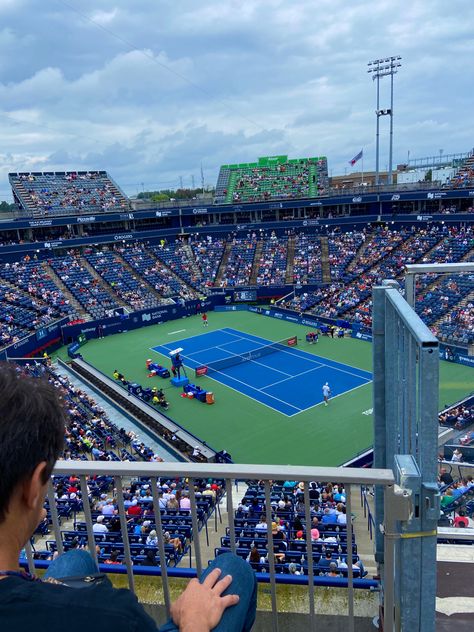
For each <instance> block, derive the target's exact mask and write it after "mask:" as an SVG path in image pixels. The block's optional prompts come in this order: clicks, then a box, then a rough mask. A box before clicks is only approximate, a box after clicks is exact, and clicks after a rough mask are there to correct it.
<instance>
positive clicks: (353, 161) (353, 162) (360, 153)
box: [349, 149, 364, 167]
mask: <svg viewBox="0 0 474 632" xmlns="http://www.w3.org/2000/svg"><path fill="white" fill-rule="evenodd" d="M363 155H364V150H363V149H361V150H360V151H359V153H358V154H357V156H354V158H353V159H352V160H349V164H350V166H351V167H353V166H354V165H355V163H356V162H357V161H358V160H360V159H361V158H362V156H363Z"/></svg>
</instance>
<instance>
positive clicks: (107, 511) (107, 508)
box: [102, 498, 118, 516]
mask: <svg viewBox="0 0 474 632" xmlns="http://www.w3.org/2000/svg"><path fill="white" fill-rule="evenodd" d="M116 513H118V512H117V510H116V509H115V506H114V501H113V500H112V499H111V498H108V499H107V500H106V502H105V505H104V506H103V507H102V515H103V516H114V515H115V514H116Z"/></svg>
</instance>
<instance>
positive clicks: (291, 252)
mask: <svg viewBox="0 0 474 632" xmlns="http://www.w3.org/2000/svg"><path fill="white" fill-rule="evenodd" d="M294 266H295V236H294V235H291V236H290V237H288V248H287V257H286V276H285V283H286V284H287V285H291V284H293V281H294V280H293V270H294Z"/></svg>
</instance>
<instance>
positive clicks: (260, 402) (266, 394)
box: [149, 345, 305, 417]
mask: <svg viewBox="0 0 474 632" xmlns="http://www.w3.org/2000/svg"><path fill="white" fill-rule="evenodd" d="M161 346H162V347H164V346H165V345H161ZM149 349H150V351H154V352H155V353H159V354H161V355H164V353H161V351H157V350H156V349H154V348H153V347H149ZM193 362H196V360H193ZM187 366H188V369H191V370H192V369H195V368H196V367H195V366H194V367H192V366H189V364H188V365H187ZM196 366H199V365H198V364H196ZM214 373H219V374H220V375H223V376H224V377H226V378H228V379H230V380H234V382H239V383H240V384H243V385H244V386H246V387H247V388H248V389H250V390H252V391H256V392H257V393H261V394H262V395H265V397H269V398H270V399H274V400H276V401H277V402H281V403H282V404H285V406H288V407H289V408H294V409H295V410H297V411H298V413H302V412H304V410H305V409H304V408H298V406H293V404H289V403H288V402H285V401H284V400H283V399H280V398H278V397H275V396H274V395H269V394H268V393H264V392H263V391H262V390H260V389H259V388H255V387H253V386H249V384H247V383H246V382H242V380H238V379H237V378H235V377H232V376H230V375H227V373H223V372H222V371H214ZM206 377H207V378H209V379H211V380H213V381H214V382H217V383H218V384H222V386H226V387H227V388H230V389H232V390H233V391H235V392H236V393H240V395H245V397H248V398H249V399H253V400H254V401H255V402H258V403H259V404H262V405H263V406H266V407H267V408H271V409H272V410H276V412H277V413H280V415H285V417H293V416H294V415H296V414H298V413H293V415H288V413H284V412H282V411H281V410H280V409H279V408H275V407H274V406H270V404H266V403H265V402H262V401H261V400H260V399H257V398H256V397H252V395H248V394H247V393H244V392H243V391H240V390H239V389H238V388H234V387H233V386H229V385H228V384H226V383H225V382H223V381H221V380H216V379H215V378H213V377H211V376H210V375H206Z"/></svg>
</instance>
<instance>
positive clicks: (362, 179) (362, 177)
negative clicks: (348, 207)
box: [360, 154, 364, 185]
mask: <svg viewBox="0 0 474 632" xmlns="http://www.w3.org/2000/svg"><path fill="white" fill-rule="evenodd" d="M360 183H361V185H363V183H364V154H362V174H361V178H360Z"/></svg>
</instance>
